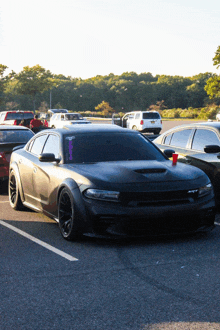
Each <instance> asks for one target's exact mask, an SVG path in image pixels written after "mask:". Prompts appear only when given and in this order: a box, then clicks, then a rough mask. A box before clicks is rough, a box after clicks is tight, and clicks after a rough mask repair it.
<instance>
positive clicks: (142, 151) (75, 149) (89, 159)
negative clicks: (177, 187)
mask: <svg viewBox="0 0 220 330" xmlns="http://www.w3.org/2000/svg"><path fill="white" fill-rule="evenodd" d="M64 154H65V163H94V162H108V161H124V160H156V159H157V160H161V161H162V160H164V159H165V157H164V156H163V155H162V154H161V153H160V152H159V151H158V150H157V148H156V147H155V146H154V145H153V144H151V143H150V142H149V141H148V140H147V139H145V137H143V136H142V135H141V134H137V135H136V134H130V133H105V134H101V133H99V134H98V133H94V134H91V133H89V134H76V135H74V134H72V135H66V136H65V137H64Z"/></svg>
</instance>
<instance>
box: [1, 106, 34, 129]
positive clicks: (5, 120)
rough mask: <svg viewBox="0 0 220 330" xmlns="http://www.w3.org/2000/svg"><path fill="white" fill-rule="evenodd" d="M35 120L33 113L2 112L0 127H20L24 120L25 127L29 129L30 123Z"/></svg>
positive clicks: (18, 111) (19, 111)
mask: <svg viewBox="0 0 220 330" xmlns="http://www.w3.org/2000/svg"><path fill="white" fill-rule="evenodd" d="M33 118H34V113H33V112H32V111H21V110H16V111H2V112H0V125H19V124H20V122H21V121H22V120H23V121H24V124H23V126H26V127H28V128H29V126H30V121H31V120H32V119H33Z"/></svg>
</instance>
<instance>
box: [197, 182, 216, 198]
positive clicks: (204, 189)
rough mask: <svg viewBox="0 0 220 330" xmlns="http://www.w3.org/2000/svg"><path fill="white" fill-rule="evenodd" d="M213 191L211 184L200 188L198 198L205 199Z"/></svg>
mask: <svg viewBox="0 0 220 330" xmlns="http://www.w3.org/2000/svg"><path fill="white" fill-rule="evenodd" d="M212 191H213V187H212V184H211V183H208V184H206V185H205V186H204V187H200V188H199V191H198V197H204V196H206V195H208V194H210V193H211V192H212Z"/></svg>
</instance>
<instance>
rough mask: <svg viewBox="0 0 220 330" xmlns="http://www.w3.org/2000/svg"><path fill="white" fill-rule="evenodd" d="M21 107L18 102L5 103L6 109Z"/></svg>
mask: <svg viewBox="0 0 220 330" xmlns="http://www.w3.org/2000/svg"><path fill="white" fill-rule="evenodd" d="M19 108H20V105H19V104H18V103H17V102H7V103H6V104H5V109H6V110H18V109H19Z"/></svg>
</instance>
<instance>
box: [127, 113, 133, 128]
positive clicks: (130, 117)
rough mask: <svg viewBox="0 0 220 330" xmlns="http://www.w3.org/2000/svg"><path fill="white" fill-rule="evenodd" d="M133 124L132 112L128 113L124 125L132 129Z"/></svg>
mask: <svg viewBox="0 0 220 330" xmlns="http://www.w3.org/2000/svg"><path fill="white" fill-rule="evenodd" d="M133 124H134V113H130V114H129V115H128V117H127V120H126V127H127V128H129V129H132V127H133Z"/></svg>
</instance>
